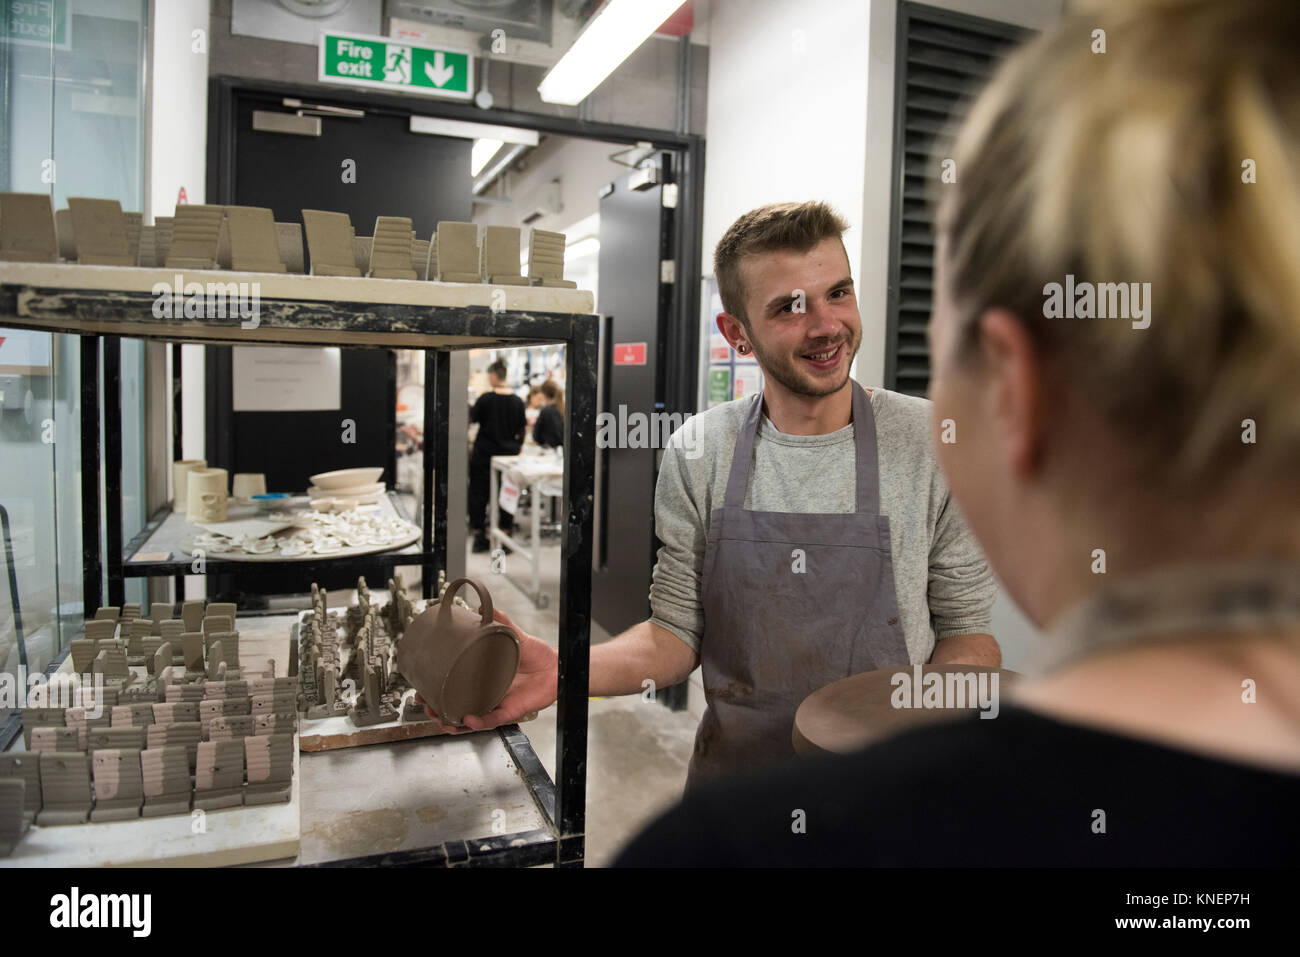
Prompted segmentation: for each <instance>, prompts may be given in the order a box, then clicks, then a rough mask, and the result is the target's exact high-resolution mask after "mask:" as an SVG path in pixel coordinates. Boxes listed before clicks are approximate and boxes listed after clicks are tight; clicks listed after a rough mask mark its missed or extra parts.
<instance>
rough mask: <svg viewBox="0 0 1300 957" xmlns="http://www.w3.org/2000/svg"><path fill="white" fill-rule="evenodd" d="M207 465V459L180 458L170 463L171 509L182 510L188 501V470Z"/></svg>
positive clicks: (203, 467)
mask: <svg viewBox="0 0 1300 957" xmlns="http://www.w3.org/2000/svg"><path fill="white" fill-rule="evenodd" d="M207 467H208V461H207V459H180V460H178V461H175V462H173V463H172V511H174V512H183V511H185V509H186V507H187V503H188V502H189V490H190V472H191V471H192V470H193V469H205V468H207Z"/></svg>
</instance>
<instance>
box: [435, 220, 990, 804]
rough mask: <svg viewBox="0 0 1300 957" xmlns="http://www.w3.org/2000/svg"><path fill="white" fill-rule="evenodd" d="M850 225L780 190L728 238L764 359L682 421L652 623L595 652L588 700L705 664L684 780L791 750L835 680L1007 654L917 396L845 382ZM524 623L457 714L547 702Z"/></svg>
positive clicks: (512, 716) (853, 303) (488, 721)
mask: <svg viewBox="0 0 1300 957" xmlns="http://www.w3.org/2000/svg"><path fill="white" fill-rule="evenodd" d="M846 228H847V224H846V223H845V222H844V220H843V219H842V218H841V217H840V216H838V215H837V214H836V213H835V212H834V211H833V210H832V209H831V208H830V207H828V206H826V205H825V204H824V203H816V202H808V203H781V204H775V205H769V206H764V207H762V208H760V209H756V210H753V211H752V212H749V213H746V214H745V215H744V216H742V217H740V219H738V220H737V221H736V222H735V223H734V224H733V225H732V226H731V228H730V229H728V230H727V232H726V234H725V235H724V236H723V238H722V240H721V242H719V243H718V247H717V250H716V252H715V254H714V272H715V275H716V276H717V280H718V289H719V292H720V294H721V297H722V303H723V307H724V309H725V310H726V311H724V312H722V313H720V314H719V316H718V320H717V322H718V329H719V330H720V331H721V332H722V334H723V335H724V336H726V337H727V341H728V342H730V343H731V345H732V347H733V348H734V349H735V350H736V351H737V352H738V353H740V354H741V355H751V354H752V355H753V356H754V358H755V359H756V360H757V362H758V365H759V367H760V368H761V369H762V371H763V374H764V379H765V381H764V387H763V392H762V394H761V395H758V396H753V397H748V398H742V399H737V400H735V401H733V402H728V403H726V404H724V405H721V406H717V407H715V408H713V409H710V410H709V411H707V412H704V413H702V414H700V415H697V416H695V417H694V418H692V419H689V420H688V421H687V422H686V424H685V425H683V426H682V428H681V429H679V430H678V431H677V432H676V433H675V434H674V435H673V438H672V440H671V441H670V442H669V445H668V447H667V448H666V449H665V453H664V457H663V462H662V464H661V466H660V471H659V479H658V486H657V488H656V493H655V532H656V534H657V535H658V537H659V539H660V541H661V542H662V543H663V545H662V547H661V548H660V549H659V554H658V561H657V563H656V565H655V568H654V572H653V576H652V583H651V588H650V605H651V617H650V618H649V620H647V621H644V622H642V623H640V624H638V625H635V626H633V627H632V628H630V629H628V630H627V631H625V632H623V633H622V634H620V635H618V636H616V637H614V638H613V639H611V640H610V641H608V642H605V643H602V644H600V645H596V646H594V647H593V648H592V649H591V679H590V690H591V694H593V695H618V694H633V693H639V692H641V691H642V689H643V687H644V686H643V682H644V681H645V680H646V679H650V680H651V681H653V682H654V683H655V686H657V687H667V686H670V685H673V684H676V683H678V682H680V681H683V680H685V679H686V678H687V676H689V675H690V674H691V672H692V671H694V670H695V668H696V667H697V666H699V665H702V666H703V677H704V692H705V698H706V701H707V708H706V711H705V714H704V718H703V720H702V722H701V724H700V728H699V731H698V732H697V735H696V741H695V753H694V756H693V757H692V760H691V767H690V776H689V778H688V781H687V786H688V787H690V786H691V785H693V784H694V783H696V782H697V781H698V780H699V779H701V778H702V777H705V776H709V775H715V774H724V773H728V772H733V771H737V770H741V769H749V768H752V767H755V766H758V765H761V764H765V763H768V762H770V761H774V760H778V759H780V758H783V757H787V756H791V755H793V746H792V744H791V738H790V735H791V730H792V727H793V723H794V713H795V710H796V709H797V708H798V706H799V704H800V702H802V701H803V699H804V698H805V697H807V696H808V695H809V694H811V693H812V692H813V691H815V690H817V689H818V688H820V687H822V686H824V685H826V684H829V683H830V682H832V681H835V680H837V679H839V678H844V677H847V676H849V675H852V674H857V673H859V672H863V671H871V670H874V669H878V668H888V667H905V666H908V665H911V664H921V663H925V662H933V663H965V664H976V665H990V666H997V665H999V664H1000V663H1001V653H1000V651H999V649H998V645H997V642H996V641H995V640H994V639H993V637H992V636H991V635H990V634H988V631H989V625H990V608H991V606H992V603H993V598H994V594H995V592H996V586H995V585H994V583H993V579H992V576H991V575H990V573H989V570H988V567H987V565H986V564H985V561H984V556H983V554H982V553H981V552H980V550H979V548H978V546H977V545H976V544H975V542H974V540H973V538H972V537H971V535H970V532H969V531H968V530H967V528H966V525H965V523H964V521H963V520H962V518H961V516H960V515H959V514H958V512H957V511H956V508H955V506H954V505H953V504H952V503H951V502H950V501H949V498H948V490H947V486H946V485H945V484H944V481H943V478H942V476H941V474H940V472H939V470H938V467H937V465H936V462H935V459H934V454H933V452H932V443H931V438H930V424H929V403H928V402H927V401H926V400H924V399H918V398H912V397H909V396H904V395H900V394H898V393H895V392H887V391H884V390H882V389H874V390H870V391H868V390H866V389H863V388H862V387H861V386H860V385H858V384H857V383H856V382H854V381H852V380H851V379H850V377H849V368H850V365H851V364H852V362H853V358H854V356H855V355H856V354H857V351H858V347H859V345H860V344H861V341H862V320H861V318H860V316H859V315H858V306H857V300H856V298H855V296H854V289H853V279H852V276H851V274H850V269H849V261H848V255H847V253H846V252H845V249H844V243H843V241H842V240H841V236H842V234H843V232H844V231H845V229H846ZM501 617H502V618H503V619H504V616H501ZM504 620H507V621H508V619H504ZM516 630H518V629H517V628H516ZM520 638H521V641H522V642H523V647H522V649H521V667H520V674H519V677H518V678H517V679H516V681H515V685H514V686H513V687H512V688H511V691H510V693H509V694H508V695H507V696H506V699H505V700H504V701H503V702H502V704H501V706H500V707H498V708H497V709H496V710H495V711H493V712H492V713H490V714H488V715H485V716H482V717H467V718H466V719H465V727H464V728H458V729H449V730H453V731H455V730H482V729H485V728H491V727H496V726H497V725H499V724H505V723H509V722H511V721H514V720H517V719H518V718H519V717H520V716H521V715H522V714H524V713H525V712H527V711H530V710H534V709H537V708H541V707H545V706H546V705H548V704H550V702H552V701H554V700H555V693H556V677H555V676H556V671H555V653H554V652H553V651H552V650H551V649H550V648H549V646H547V645H546V644H545V643H544V642H542V641H540V640H539V639H536V638H533V637H531V636H529V635H526V634H524V633H522V632H520Z"/></svg>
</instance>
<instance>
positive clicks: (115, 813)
mask: <svg viewBox="0 0 1300 957" xmlns="http://www.w3.org/2000/svg"><path fill="white" fill-rule="evenodd" d="M90 760H91V765H92V767H93V769H94V775H95V809H94V810H93V811H91V812H90V819H91V820H92V821H129V820H131V819H132V818H136V817H139V816H140V808H141V806H142V805H143V804H144V782H143V780H142V778H141V775H140V750H139V749H138V748H130V749H122V750H113V749H109V748H106V749H103V750H100V751H96V752H95V753H94V754H93V755H91V759H90Z"/></svg>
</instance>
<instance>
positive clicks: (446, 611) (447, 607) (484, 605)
mask: <svg viewBox="0 0 1300 957" xmlns="http://www.w3.org/2000/svg"><path fill="white" fill-rule="evenodd" d="M461 585H471V586H473V588H474V590H475V591H476V592H478V603H479V611H480V612H482V613H483V620H482V621H480V622H479V624H480V625H490V624H492V596H491V595H489V594H488V590H487V589H486V588H484V587H483V585H482V583H480V582H479V581H477V580H475V579H473V578H457V579H456V580H455V581H454V582H452V583H451V584H450V585H448V586H447V590H446V591H445V592H443V594H442V601H440V602H439V603H438V604H439V608H438V627H439V628H442V627H445V625H446V624H447V621H448V619H450V618H451V606H452V602H453V601H454V600H455V598H456V592H457V591H459V590H460V586H461Z"/></svg>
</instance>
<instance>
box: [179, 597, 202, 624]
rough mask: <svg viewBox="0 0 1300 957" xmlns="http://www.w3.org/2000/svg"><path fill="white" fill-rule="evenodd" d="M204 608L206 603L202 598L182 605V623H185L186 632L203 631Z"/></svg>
mask: <svg viewBox="0 0 1300 957" xmlns="http://www.w3.org/2000/svg"><path fill="white" fill-rule="evenodd" d="M203 606H204V601H203V599H201V598H197V599H194V600H192V601H186V602H183V603H182V604H181V621H183V622H185V630H186V631H202V630H203Z"/></svg>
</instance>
